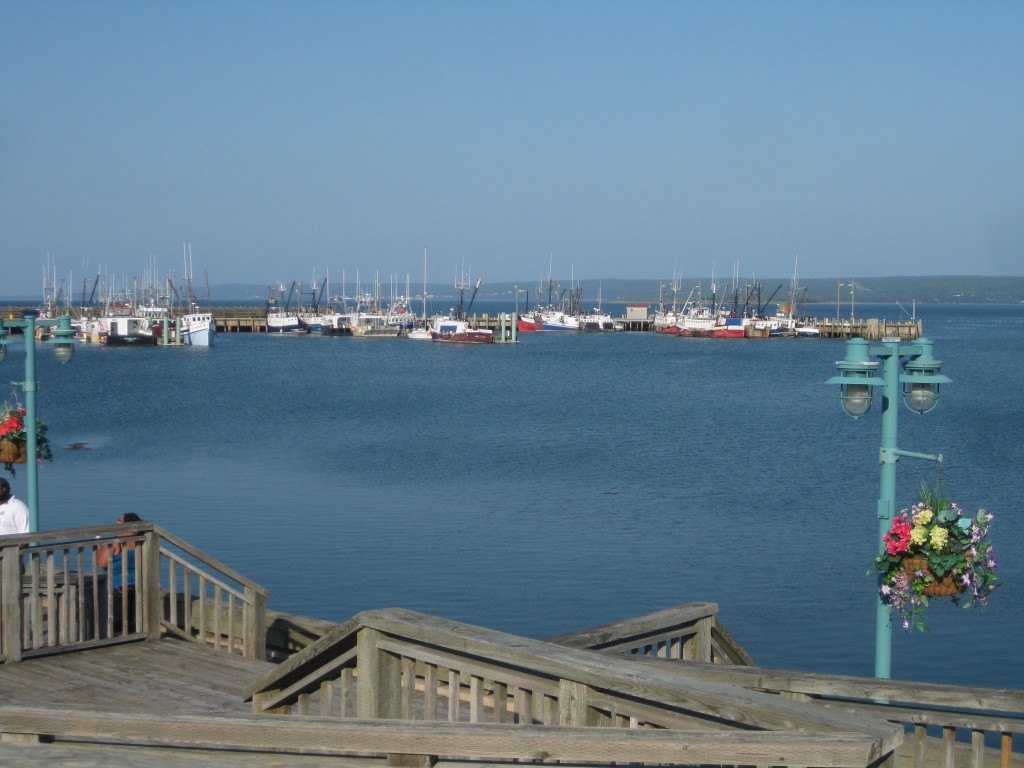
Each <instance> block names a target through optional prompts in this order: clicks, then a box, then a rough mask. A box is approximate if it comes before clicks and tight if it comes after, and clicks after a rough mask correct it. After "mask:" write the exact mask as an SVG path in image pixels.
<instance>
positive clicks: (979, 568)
mask: <svg viewBox="0 0 1024 768" xmlns="http://www.w3.org/2000/svg"><path fill="white" fill-rule="evenodd" d="M921 492H922V501H920V502H918V503H917V504H915V505H914V506H913V507H911V508H910V509H904V510H903V511H902V512H900V514H899V515H897V516H896V518H895V519H894V520H893V521H892V528H891V529H890V530H889V532H888V533H887V534H885V536H884V537H883V539H884V541H885V552H883V553H882V554H881V555H879V556H878V557H877V558H875V570H877V571H878V572H879V574H881V578H880V579H879V585H878V591H879V597H880V598H881V599H882V601H883V602H884V603H886V604H887V605H888V606H889V607H890V609H891V610H892V617H893V619H894V620H895V619H898V620H899V622H900V625H901V626H902V627H903V629H905V630H906V631H907V632H911V631H913V630H914V629H915V628H916V629H920V630H924V629H927V627H926V626H925V623H924V618H923V614H924V611H925V609H926V608H927V607H928V598H930V597H949V598H952V600H953V602H954V603H959V602H960V601H961V600H963V605H964V607H965V608H966V607H968V606H970V605H978V606H982V607H984V606H985V604H986V602H987V601H988V596H989V595H990V594H991V592H992V590H993V589H995V588H996V587H997V586H998V580H997V578H996V575H995V569H996V565H997V563H996V559H995V556H994V555H993V552H992V543H991V541H990V540H989V538H988V535H989V524H990V523H991V522H992V515H990V514H989V513H988V512H986V511H985V510H983V509H982V510H979V511H978V513H977V514H975V515H969V514H966V513H965V512H964V511H963V510H962V509H961V508H960V507H959V506H957V505H956V504H954V503H952V502H949V501H946V500H945V499H944V498H943V497H942V494H941V492H940V491H938V490H936V489H932V488H929V487H928V486H926V485H925V486H922V489H921Z"/></svg>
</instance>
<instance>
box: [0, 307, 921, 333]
mask: <svg viewBox="0 0 1024 768" xmlns="http://www.w3.org/2000/svg"><path fill="white" fill-rule="evenodd" d="M22 309H24V307H5V308H3V309H2V310H0V317H5V318H11V319H17V318H20V317H21V312H22ZM508 316H509V313H506V314H505V317H506V318H507V317H508ZM213 317H214V322H215V323H216V326H217V333H266V332H267V331H268V327H267V311H266V309H265V308H263V307H214V308H213ZM501 318H502V315H501V314H479V315H471V316H470V318H469V321H470V324H471V325H474V326H477V327H480V328H487V329H490V330H491V331H493V332H495V333H500V332H501ZM615 320H616V322H617V323H621V324H622V328H623V330H624V331H626V332H633V333H643V332H650V331H652V330H653V323H652V320H651V319H650V317H648V318H646V319H644V320H636V319H631V318H626V317H619V318H616V319H615ZM507 322H508V321H507V320H506V323H507ZM806 325H808V326H811V327H814V328H817V329H818V332H819V334H820V335H819V336H818V338H822V339H851V338H854V337H858V336H859V337H860V338H863V339H868V340H869V341H877V340H879V339H881V338H883V337H887V336H888V337H896V338H899V339H902V340H908V341H909V340H913V339H916V338H919V337H920V336H922V335H923V330H922V325H921V321H920V320H907V321H890V320H884V319H879V318H854V319H852V320H841V321H840V320H833V319H831V318H824V319H817V318H812V319H809V320H808V321H807V322H806ZM751 338H757V336H756V335H752V336H751Z"/></svg>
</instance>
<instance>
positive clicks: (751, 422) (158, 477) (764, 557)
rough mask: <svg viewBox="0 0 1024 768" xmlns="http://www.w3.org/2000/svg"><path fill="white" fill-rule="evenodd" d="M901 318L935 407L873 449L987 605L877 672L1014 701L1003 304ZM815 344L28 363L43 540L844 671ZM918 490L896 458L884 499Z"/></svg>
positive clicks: (858, 603)
mask: <svg viewBox="0 0 1024 768" xmlns="http://www.w3.org/2000/svg"><path fill="white" fill-rule="evenodd" d="M482 311H486V310H482ZM831 311H832V310H830V309H829V308H827V307H825V308H823V309H822V311H821V312H820V314H830V312H831ZM862 312H863V314H865V315H874V316H883V315H888V316H889V317H895V315H896V314H897V313H896V312H895V311H893V310H892V308H887V309H884V310H883V309H881V308H878V309H876V310H875V311H872V308H871V307H858V314H861V313H862ZM918 313H919V315H920V316H922V317H923V319H924V322H925V331H926V334H927V336H928V337H929V338H932V339H934V340H935V342H936V346H935V353H936V356H937V357H939V358H940V359H942V360H943V361H945V365H944V368H943V373H946V374H947V375H949V376H950V377H951V378H953V379H954V381H955V383H954V384H952V385H950V386H948V387H946V388H944V391H943V394H942V397H941V399H940V402H939V405H938V407H937V409H936V410H935V411H933V412H932V413H930V414H928V415H926V416H924V417H917V416H914V415H913V414H912V413H911V412H910V411H908V410H906V409H901V412H900V440H899V445H900V447H901V448H903V449H905V450H912V451H920V452H927V453H942V454H943V455H944V457H945V459H946V461H945V463H944V465H943V480H944V481H945V483H946V485H947V487H948V488H949V489H950V491H951V495H953V496H954V497H955V499H956V500H957V501H959V502H960V503H961V504H963V505H964V506H966V507H968V508H977V507H979V506H984V507H985V508H987V509H989V510H990V511H991V512H993V513H994V514H995V515H996V521H995V523H994V526H993V534H994V536H995V539H996V551H997V555H998V556H999V559H1000V561H1001V566H1000V573H1001V576H1002V579H1003V585H1004V586H1003V588H1002V590H1001V591H999V592H997V593H996V594H995V595H994V596H993V598H992V601H991V606H990V608H989V609H988V611H987V612H986V613H984V614H983V613H980V612H978V611H976V610H973V609H972V610H969V611H964V610H961V609H958V608H955V607H952V606H951V605H949V604H948V601H935V603H933V606H932V608H931V609H930V610H929V623H930V626H931V628H932V629H931V632H930V633H928V634H926V635H920V634H915V635H913V636H911V637H907V636H904V635H903V634H902V633H901V632H899V631H898V630H897V632H896V638H895V644H894V652H893V676H894V677H902V678H914V679H928V680H938V681H947V682H960V683H973V684H982V685H999V686H1009V687H1015V688H1024V665H1022V664H1021V663H1020V660H1019V650H1018V649H1019V643H1020V637H1021V636H1022V634H1024V600H1022V587H1024V563H1022V559H1024V553H1022V548H1021V545H1020V544H1021V539H1022V534H1024V522H1022V516H1021V512H1020V508H1019V507H1018V506H1017V504H1018V503H1019V501H1020V499H1022V498H1024V480H1022V477H1021V468H1022V467H1024V442H1022V439H1024V343H1022V341H1021V340H1022V338H1024V337H1022V334H1024V307H1019V306H1014V307H987V306H986V307H981V306H977V307H938V306H926V307H919V308H918ZM843 349H844V347H843V345H842V343H841V342H828V341H818V340H750V341H729V340H712V339H678V338H665V337H660V336H655V335H653V334H614V335H560V334H537V335H526V336H523V337H522V338H521V341H520V343H519V344H518V345H514V346H513V345H492V346H490V347H474V348H466V347H458V346H445V345H436V344H430V343H417V342H408V341H404V340H397V341H386V340H379V341H372V340H357V339H340V338H322V337H314V336H310V337H305V338H301V337H296V338H271V337H267V336H261V335H232V336H227V335H222V336H221V337H219V338H218V346H217V347H215V348H213V349H193V348H184V349H164V348H159V349H158V348H151V349H106V348H99V347H91V346H85V345H83V346H80V347H79V348H78V351H77V353H76V356H75V358H74V360H73V361H72V362H71V363H70V364H69V365H67V366H66V367H61V366H59V365H58V364H57V363H56V362H54V361H53V358H52V355H49V354H48V353H47V354H43V353H40V355H39V356H38V360H39V363H38V368H39V380H40V392H39V397H38V402H39V413H40V417H41V418H43V419H44V420H45V421H46V422H47V423H49V424H50V427H51V432H50V434H51V437H52V440H53V443H54V445H55V446H56V459H55V461H54V462H53V463H52V464H45V465H44V466H43V467H42V468H41V470H40V484H41V487H40V508H41V512H40V518H41V524H42V526H43V527H44V528H62V527H69V526H77V525H85V524H91V523H96V522H109V521H113V520H115V519H116V518H117V516H118V515H119V514H120V513H122V512H126V511H135V512H138V513H140V514H141V515H142V516H143V517H145V518H147V519H152V520H155V521H157V522H159V523H160V524H161V525H163V526H165V527H166V528H168V529H169V530H171V531H173V532H174V533H176V534H178V535H180V536H182V537H183V538H185V539H186V540H188V541H189V542H191V543H192V544H194V545H196V546H198V547H200V548H201V549H203V550H205V551H207V552H209V553H211V554H212V555H213V556H215V557H217V558H219V559H220V560H222V561H224V562H225V563H227V564H229V565H231V566H233V567H234V568H236V569H237V570H239V571H241V572H243V573H245V574H246V575H248V576H250V577H251V578H253V579H255V580H256V581H258V582H260V583H262V584H263V585H265V586H266V587H267V588H268V589H269V590H270V591H271V607H273V608H277V609H280V610H285V611H290V612H295V613H304V614H310V615H316V616H320V617H323V618H329V619H335V620H342V619H345V618H348V617H349V616H351V615H352V614H354V613H356V612H358V611H361V610H364V609H370V608H379V607H384V606H403V607H407V608H412V609H416V610H421V611H425V612H428V613H434V614H439V615H442V616H445V617H449V618H453V619H458V620H462V621H467V622H471V623H474V624H481V625H485V626H489V627H493V628H496V629H501V630H506V631H510V632H515V633H519V634H524V635H530V636H534V637H544V636H548V635H552V634H556V633H560V632H565V631H568V630H571V629H574V628H580V627H585V626H591V625H595V624H600V623H605V622H608V621H613V620H615V619H619V618H623V617H626V616H632V615H636V614H640V613H644V612H648V611H653V610H657V609H660V608H664V607H667V606H671V605H675V604H678V603H684V602H690V601H694V600H710V601H714V602H717V603H718V604H719V605H720V608H721V614H720V615H721V618H722V620H723V621H724V622H725V624H726V626H727V627H728V628H729V629H730V630H731V631H732V632H733V634H734V635H735V636H736V637H737V638H738V639H739V641H740V642H741V643H743V644H744V646H745V647H746V648H747V649H748V651H749V652H750V653H751V655H752V656H753V657H754V659H755V660H756V661H757V662H758V663H760V664H762V665H764V666H774V667H794V668H801V669H806V670H814V671H832V672H839V673H848V674H870V673H871V671H872V669H873V659H874V578H873V576H871V575H869V573H868V571H869V568H870V563H871V560H872V558H873V556H874V554H875V550H876V547H877V543H876V535H877V522H876V518H875V506H876V499H877V494H878V479H879V472H878V469H879V467H878V445H879V441H880V431H881V424H880V420H879V413H878V411H877V410H873V412H872V413H871V414H870V415H869V416H868V417H867V418H865V419H862V420H860V421H858V422H854V421H853V420H851V419H850V418H848V417H847V416H845V415H844V414H843V413H842V412H841V410H840V407H839V404H838V391H837V388H836V387H826V386H825V385H824V383H823V382H824V381H825V380H826V379H827V378H829V377H831V376H832V375H833V374H834V363H835V361H836V360H837V359H841V358H842V356H843ZM22 354H23V353H22V350H20V349H17V348H14V349H12V350H11V351H10V353H9V355H8V360H7V361H6V362H5V363H4V365H5V366H6V370H7V372H8V376H9V377H10V378H14V377H16V376H19V374H20V371H18V368H17V366H19V365H21V361H22V360H23V357H22ZM16 371H17V372H16ZM8 397H9V396H8ZM70 443H86V444H88V446H89V450H79V451H74V450H67V449H66V448H65V447H66V446H68V445H69V444H70ZM934 477H935V470H934V466H933V465H931V464H929V463H926V462H922V461H915V460H912V459H903V460H902V461H901V462H900V465H899V468H898V484H899V495H900V499H901V500H905V502H904V503H901V504H899V505H900V506H907V505H909V503H911V502H912V501H913V500H914V497H915V491H916V487H917V485H918V483H919V482H920V481H921V480H922V479H928V480H932V479H934ZM14 488H15V492H16V493H17V494H18V495H20V496H22V497H24V495H25V491H24V475H23V473H19V474H18V477H17V478H16V479H15V482H14Z"/></svg>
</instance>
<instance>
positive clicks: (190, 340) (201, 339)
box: [180, 305, 217, 347]
mask: <svg viewBox="0 0 1024 768" xmlns="http://www.w3.org/2000/svg"><path fill="white" fill-rule="evenodd" d="M190 309H191V310H192V311H190V312H188V313H187V314H184V315H182V316H181V332H180V339H181V342H182V343H183V344H186V345H188V346H190V347H212V346H213V342H214V339H215V338H216V337H217V324H216V322H215V321H214V319H213V313H212V312H200V311H199V308H198V307H196V306H194V305H193V306H192V307H191V308H190Z"/></svg>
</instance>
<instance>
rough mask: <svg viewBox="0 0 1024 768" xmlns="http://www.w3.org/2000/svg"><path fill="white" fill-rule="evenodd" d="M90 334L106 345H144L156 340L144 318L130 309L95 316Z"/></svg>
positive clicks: (153, 342)
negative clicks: (120, 312)
mask: <svg viewBox="0 0 1024 768" xmlns="http://www.w3.org/2000/svg"><path fill="white" fill-rule="evenodd" d="M92 334H93V339H92V340H93V341H98V342H99V343H100V344H106V345H107V346H108V347H144V346H147V345H150V344H156V341H157V337H156V336H155V335H154V334H153V331H152V329H151V328H150V327H149V325H148V324H147V321H146V319H145V318H143V317H140V316H138V315H136V314H134V313H131V312H130V311H129V312H127V313H125V314H113V315H111V314H108V315H101V316H100V317H98V318H96V319H95V320H94V321H93V326H92Z"/></svg>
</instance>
